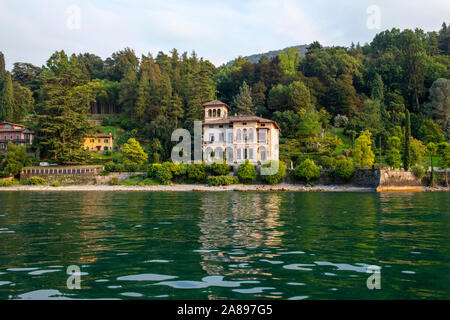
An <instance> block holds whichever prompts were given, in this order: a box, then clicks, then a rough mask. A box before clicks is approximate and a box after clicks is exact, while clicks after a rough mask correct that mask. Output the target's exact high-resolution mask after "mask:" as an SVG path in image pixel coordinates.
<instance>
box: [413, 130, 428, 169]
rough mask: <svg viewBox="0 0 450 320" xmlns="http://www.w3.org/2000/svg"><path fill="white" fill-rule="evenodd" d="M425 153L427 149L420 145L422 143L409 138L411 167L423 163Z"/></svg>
mask: <svg viewBox="0 0 450 320" xmlns="http://www.w3.org/2000/svg"><path fill="white" fill-rule="evenodd" d="M426 152H427V147H426V146H425V145H424V144H423V143H422V141H420V140H417V139H414V138H413V137H411V138H410V161H411V162H410V163H411V165H410V166H411V167H412V166H414V165H415V164H417V163H419V164H420V163H421V162H422V161H423V157H424V156H425V153H426Z"/></svg>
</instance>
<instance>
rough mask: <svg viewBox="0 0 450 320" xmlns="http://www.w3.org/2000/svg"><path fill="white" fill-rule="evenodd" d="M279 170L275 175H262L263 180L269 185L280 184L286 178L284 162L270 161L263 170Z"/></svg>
mask: <svg viewBox="0 0 450 320" xmlns="http://www.w3.org/2000/svg"><path fill="white" fill-rule="evenodd" d="M277 167H278V170H277V172H276V173H275V174H272V175H261V179H262V180H263V181H264V182H266V183H268V184H272V185H274V184H277V183H280V182H281V181H282V180H283V178H284V176H285V175H286V165H285V164H284V162H283V161H277V162H275V161H269V162H267V163H266V164H264V165H263V168H277Z"/></svg>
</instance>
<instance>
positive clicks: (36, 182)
mask: <svg viewBox="0 0 450 320" xmlns="http://www.w3.org/2000/svg"><path fill="white" fill-rule="evenodd" d="M46 183H47V182H46V181H45V179H44V178H41V177H31V178H30V179H28V180H27V181H26V183H25V184H26V185H29V186H42V185H45V184H46Z"/></svg>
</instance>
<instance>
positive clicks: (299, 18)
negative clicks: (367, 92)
mask: <svg viewBox="0 0 450 320" xmlns="http://www.w3.org/2000/svg"><path fill="white" fill-rule="evenodd" d="M373 4H375V5H377V6H379V8H380V13H381V16H380V17H381V20H380V22H381V29H380V30H377V29H368V28H367V26H366V21H367V19H368V14H367V7H368V6H370V5H373ZM71 5H76V6H78V7H79V8H80V22H81V24H80V28H79V29H77V28H75V29H74V28H69V27H68V19H70V18H71V17H70V12H67V8H68V7H69V6H71ZM449 16H450V2H448V1H446V0H428V1H426V2H423V1H418V0H409V1H407V0H398V1H388V0H380V1H375V0H346V1H331V0H329V1H325V0H317V1H300V0H279V1H270V0H247V1H243V0H227V1H219V0H209V1H202V0H190V1H188V0H186V1H183V0H172V1H163V0H126V1H125V0H58V1H53V0H40V1H33V0H14V1H1V2H0V51H3V52H4V53H5V56H6V59H7V65H8V67H9V68H11V67H12V64H13V62H16V61H26V62H31V63H33V64H36V65H42V64H44V63H45V61H46V59H48V57H49V56H50V55H51V53H52V52H54V51H55V50H61V49H64V50H66V52H68V53H72V52H75V53H79V52H91V53H94V54H97V55H99V56H101V57H102V58H106V57H108V56H110V55H111V54H112V53H113V52H115V51H118V50H120V49H123V48H124V47H127V46H128V47H131V48H133V49H135V51H136V53H137V54H146V53H148V52H151V53H154V54H156V53H157V52H158V51H165V52H167V51H169V50H170V49H172V48H177V49H178V50H179V51H181V52H182V51H188V52H191V51H192V50H195V51H196V52H197V54H198V55H199V56H203V57H205V58H206V59H209V60H210V61H212V62H213V63H215V64H216V65H219V64H221V63H224V62H227V61H229V60H231V59H233V58H235V57H237V56H238V55H249V54H253V53H258V52H264V51H268V50H274V49H280V48H284V47H287V46H291V45H298V44H305V43H311V42H312V41H315V40H318V41H320V42H321V43H322V44H324V45H349V44H350V43H351V42H352V41H354V42H357V41H359V42H362V43H364V42H370V41H371V39H372V38H373V36H374V35H375V34H376V33H377V32H380V31H382V30H385V29H390V28H392V27H397V28H401V29H403V28H416V27H419V28H422V29H424V30H425V31H430V30H437V29H439V28H440V25H441V24H442V22H443V21H444V20H445V19H448V17H449Z"/></svg>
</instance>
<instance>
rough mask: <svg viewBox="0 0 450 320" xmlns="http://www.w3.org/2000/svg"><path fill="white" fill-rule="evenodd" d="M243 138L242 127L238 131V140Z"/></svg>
mask: <svg viewBox="0 0 450 320" xmlns="http://www.w3.org/2000/svg"><path fill="white" fill-rule="evenodd" d="M241 139H242V133H241V129H238V131H237V142H241Z"/></svg>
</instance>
